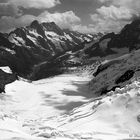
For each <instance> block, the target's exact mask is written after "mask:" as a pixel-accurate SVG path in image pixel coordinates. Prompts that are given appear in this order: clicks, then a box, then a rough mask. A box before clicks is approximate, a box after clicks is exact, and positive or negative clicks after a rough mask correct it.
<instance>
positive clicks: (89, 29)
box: [72, 24, 96, 33]
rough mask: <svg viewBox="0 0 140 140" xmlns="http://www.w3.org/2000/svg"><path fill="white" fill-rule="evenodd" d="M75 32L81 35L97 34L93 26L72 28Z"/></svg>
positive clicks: (79, 25) (80, 25)
mask: <svg viewBox="0 0 140 140" xmlns="http://www.w3.org/2000/svg"><path fill="white" fill-rule="evenodd" d="M72 30H73V31H78V32H80V33H95V32H96V29H95V27H93V26H92V25H82V24H77V25H73V26H72Z"/></svg>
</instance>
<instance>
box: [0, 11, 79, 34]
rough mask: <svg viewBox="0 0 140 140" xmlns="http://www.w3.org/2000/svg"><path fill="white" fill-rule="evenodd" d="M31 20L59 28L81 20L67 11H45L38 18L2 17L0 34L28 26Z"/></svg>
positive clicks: (70, 25) (70, 26)
mask: <svg viewBox="0 0 140 140" xmlns="http://www.w3.org/2000/svg"><path fill="white" fill-rule="evenodd" d="M33 20H38V21H40V22H52V21H53V22H55V23H56V24H57V25H59V26H60V27H61V28H69V29H71V28H72V26H74V25H75V24H78V23H79V22H80V21H81V19H80V18H79V17H78V16H76V15H75V13H74V12H73V11H67V12H64V13H58V12H56V13H49V12H48V11H45V12H43V13H41V14H40V15H39V16H33V15H22V16H20V17H10V16H2V17H1V20H0V30H1V31H2V32H9V31H11V30H13V29H14V28H17V27H22V26H26V25H29V24H30V23H31V22H32V21H33Z"/></svg>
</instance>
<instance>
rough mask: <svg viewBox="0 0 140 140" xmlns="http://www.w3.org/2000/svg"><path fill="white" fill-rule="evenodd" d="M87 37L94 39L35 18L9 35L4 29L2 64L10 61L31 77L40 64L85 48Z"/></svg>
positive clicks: (0, 37)
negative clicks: (29, 23) (68, 52)
mask: <svg viewBox="0 0 140 140" xmlns="http://www.w3.org/2000/svg"><path fill="white" fill-rule="evenodd" d="M87 39H88V40H90V41H91V40H92V39H93V36H92V35H86V34H81V33H78V32H74V31H70V30H63V29H61V28H59V27H58V26H57V25H56V24H55V23H54V22H50V23H41V24H40V23H39V22H38V21H33V22H32V23H31V25H29V26H27V27H21V28H17V29H16V30H14V31H12V32H10V33H9V35H8V34H7V35H5V34H2V33H0V60H1V61H0V66H5V65H7V66H9V67H10V68H11V69H12V71H14V72H16V73H17V74H18V75H20V76H22V77H25V78H28V77H29V76H28V75H30V74H31V72H32V71H33V69H34V67H35V66H36V65H40V64H41V63H43V62H46V63H50V62H53V60H54V59H56V58H57V57H59V56H61V55H63V54H65V53H66V52H67V51H77V50H79V49H82V48H83V47H84V44H83V42H84V41H85V40H87ZM47 66H48V64H47ZM49 66H50V65H49ZM49 66H48V68H47V67H46V68H47V69H49V68H50V67H49Z"/></svg>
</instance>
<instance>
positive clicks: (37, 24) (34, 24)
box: [30, 20, 40, 28]
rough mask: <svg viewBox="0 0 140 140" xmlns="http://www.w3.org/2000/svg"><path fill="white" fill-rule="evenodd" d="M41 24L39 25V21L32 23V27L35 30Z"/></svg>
mask: <svg viewBox="0 0 140 140" xmlns="http://www.w3.org/2000/svg"><path fill="white" fill-rule="evenodd" d="M39 25H40V24H39V22H38V20H34V21H33V22H32V23H31V25H30V26H31V27H32V28H34V27H37V26H39Z"/></svg>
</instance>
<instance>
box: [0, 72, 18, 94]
mask: <svg viewBox="0 0 140 140" xmlns="http://www.w3.org/2000/svg"><path fill="white" fill-rule="evenodd" d="M17 79H18V77H17V75H16V74H9V73H5V72H4V71H2V70H1V69H0V93H2V92H5V85H6V84H9V83H12V82H14V81H15V80H17Z"/></svg>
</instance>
